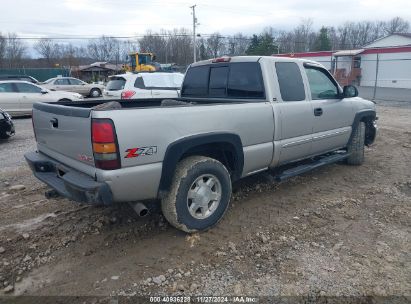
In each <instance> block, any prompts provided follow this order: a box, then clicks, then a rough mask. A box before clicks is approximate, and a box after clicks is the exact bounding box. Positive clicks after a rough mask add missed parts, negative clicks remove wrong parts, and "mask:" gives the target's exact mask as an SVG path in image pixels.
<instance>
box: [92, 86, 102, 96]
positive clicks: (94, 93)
mask: <svg viewBox="0 0 411 304" xmlns="http://www.w3.org/2000/svg"><path fill="white" fill-rule="evenodd" d="M100 96H101V90H100V89H97V88H94V89H91V90H90V97H100Z"/></svg>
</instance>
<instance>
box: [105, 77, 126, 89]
mask: <svg viewBox="0 0 411 304" xmlns="http://www.w3.org/2000/svg"><path fill="white" fill-rule="evenodd" d="M125 84H126V80H125V79H124V78H122V77H111V78H110V81H109V82H108V83H107V87H106V89H107V91H119V90H122V89H124V85H125Z"/></svg>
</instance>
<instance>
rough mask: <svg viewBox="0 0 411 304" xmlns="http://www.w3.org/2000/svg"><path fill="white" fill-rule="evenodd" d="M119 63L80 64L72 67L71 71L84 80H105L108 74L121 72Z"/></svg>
mask: <svg viewBox="0 0 411 304" xmlns="http://www.w3.org/2000/svg"><path fill="white" fill-rule="evenodd" d="M121 71H122V65H121V64H117V65H116V64H112V63H109V62H94V63H92V64H89V65H80V66H78V67H73V68H72V69H71V73H72V75H73V76H75V77H78V78H80V79H82V80H84V81H86V82H92V81H107V79H108V76H111V75H115V74H118V73H121Z"/></svg>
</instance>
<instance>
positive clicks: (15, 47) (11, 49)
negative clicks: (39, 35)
mask: <svg viewBox="0 0 411 304" xmlns="http://www.w3.org/2000/svg"><path fill="white" fill-rule="evenodd" d="M26 50H27V46H26V45H25V44H24V42H23V41H22V40H21V39H19V38H18V37H17V35H16V34H15V33H9V34H8V36H7V44H6V49H5V55H6V56H5V57H6V59H7V61H8V66H9V67H10V68H16V67H20V66H21V62H22V59H23V57H24V56H25V53H26Z"/></svg>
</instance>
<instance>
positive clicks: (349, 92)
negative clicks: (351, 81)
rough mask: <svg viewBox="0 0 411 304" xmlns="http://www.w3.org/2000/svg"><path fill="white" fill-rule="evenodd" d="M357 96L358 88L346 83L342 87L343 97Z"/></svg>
mask: <svg viewBox="0 0 411 304" xmlns="http://www.w3.org/2000/svg"><path fill="white" fill-rule="evenodd" d="M357 96H358V89H357V88H356V87H355V86H353V85H346V86H344V88H343V97H344V98H351V97H357Z"/></svg>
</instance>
